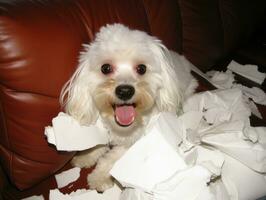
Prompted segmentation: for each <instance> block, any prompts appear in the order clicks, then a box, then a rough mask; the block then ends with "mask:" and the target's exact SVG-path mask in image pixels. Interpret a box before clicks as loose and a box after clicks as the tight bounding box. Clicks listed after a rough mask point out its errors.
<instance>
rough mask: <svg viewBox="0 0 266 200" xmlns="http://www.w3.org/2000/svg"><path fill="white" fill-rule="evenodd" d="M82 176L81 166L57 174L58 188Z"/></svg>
mask: <svg viewBox="0 0 266 200" xmlns="http://www.w3.org/2000/svg"><path fill="white" fill-rule="evenodd" d="M79 177H80V168H79V167H74V168H71V169H69V170H66V171H63V172H62V173H60V174H56V175H55V180H56V183H57V187H58V188H62V187H65V186H67V185H68V184H69V183H72V182H74V181H76V180H77V179H78V178H79Z"/></svg>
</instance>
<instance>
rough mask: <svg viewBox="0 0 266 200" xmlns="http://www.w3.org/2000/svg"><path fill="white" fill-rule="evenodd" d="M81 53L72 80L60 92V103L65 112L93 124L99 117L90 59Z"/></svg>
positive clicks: (84, 122) (83, 122)
mask: <svg viewBox="0 0 266 200" xmlns="http://www.w3.org/2000/svg"><path fill="white" fill-rule="evenodd" d="M87 48H89V47H87ZM85 56H86V55H81V57H80V64H79V66H78V68H77V70H76V71H75V73H74V74H73V75H72V77H71V78H70V80H69V81H68V82H67V83H66V84H65V85H64V87H63V89H62V91H61V94H60V103H61V105H62V106H63V107H64V109H65V112H66V113H68V114H69V115H71V116H72V117H74V118H75V119H76V120H78V121H79V122H80V123H81V124H83V125H84V124H87V125H88V124H93V123H95V122H96V120H97V119H98V114H99V113H98V110H97V109H96V107H95V105H94V103H93V99H92V97H91V87H90V83H89V82H90V81H91V80H89V75H88V73H89V70H88V65H89V61H88V59H85V58H84V57H85Z"/></svg>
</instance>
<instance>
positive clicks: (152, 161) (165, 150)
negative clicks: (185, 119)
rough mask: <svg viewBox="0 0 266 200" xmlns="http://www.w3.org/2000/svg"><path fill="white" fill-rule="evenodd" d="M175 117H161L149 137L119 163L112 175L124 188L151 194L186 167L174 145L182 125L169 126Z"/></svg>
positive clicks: (138, 142)
mask: <svg viewBox="0 0 266 200" xmlns="http://www.w3.org/2000/svg"><path fill="white" fill-rule="evenodd" d="M172 117H173V116H172V114H170V113H164V114H161V115H160V116H159V118H158V120H157V121H156V122H157V123H156V124H155V125H154V126H153V129H152V130H151V131H149V134H147V135H146V136H144V137H143V138H142V139H141V140H139V141H137V142H136V143H135V144H134V146H133V147H132V148H130V149H129V150H128V151H127V152H126V154H125V155H124V156H123V157H122V158H121V159H120V160H118V161H117V162H116V163H115V165H114V166H113V168H112V170H111V171H110V174H111V175H112V176H113V177H114V178H116V179H117V180H118V181H119V182H120V183H121V184H122V185H123V186H125V187H132V186H134V187H136V188H141V189H142V190H144V191H146V192H151V191H152V189H153V188H154V186H155V185H156V184H158V183H160V182H162V181H163V180H165V179H167V178H170V177H171V176H173V175H174V174H175V173H176V172H177V171H179V170H182V169H184V168H185V167H186V164H185V162H184V160H183V159H182V158H181V157H180V155H179V154H178V152H177V148H176V147H177V145H176V146H175V148H174V147H173V146H171V143H172V142H177V140H178V138H177V137H178V134H176V129H175V127H176V128H177V127H178V124H175V123H173V122H174V121H171V123H167V122H166V121H165V120H167V119H169V118H170V119H175V118H172ZM161 125H162V126H161ZM167 125H168V126H167ZM162 133H165V134H164V135H163V134H162ZM165 137H166V138H167V139H166V138H165ZM170 141H171V142H170ZM176 144H177V143H176ZM121 169H123V170H121Z"/></svg>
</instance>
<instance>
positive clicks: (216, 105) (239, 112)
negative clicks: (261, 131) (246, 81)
mask: <svg viewBox="0 0 266 200" xmlns="http://www.w3.org/2000/svg"><path fill="white" fill-rule="evenodd" d="M183 110H184V112H188V111H200V112H202V114H203V115H204V118H205V119H206V121H207V122H208V123H209V124H214V125H215V124H219V123H222V122H226V121H229V120H231V121H236V120H242V121H244V122H245V123H247V124H249V116H250V115H251V111H250V109H249V108H248V106H247V105H246V103H245V102H244V99H243V95H242V92H241V91H240V90H239V89H237V88H234V89H226V90H215V91H212V92H209V91H208V92H204V93H199V94H195V95H193V96H191V97H190V98H188V100H187V101H186V102H185V103H184V105H183Z"/></svg>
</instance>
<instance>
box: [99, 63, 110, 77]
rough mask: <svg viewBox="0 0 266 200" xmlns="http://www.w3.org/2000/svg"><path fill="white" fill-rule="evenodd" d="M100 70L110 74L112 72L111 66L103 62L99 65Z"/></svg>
mask: <svg viewBox="0 0 266 200" xmlns="http://www.w3.org/2000/svg"><path fill="white" fill-rule="evenodd" d="M101 71H102V73H103V74H105V75H106V74H110V73H112V72H113V67H112V66H111V65H110V64H103V65H102V67H101Z"/></svg>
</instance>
